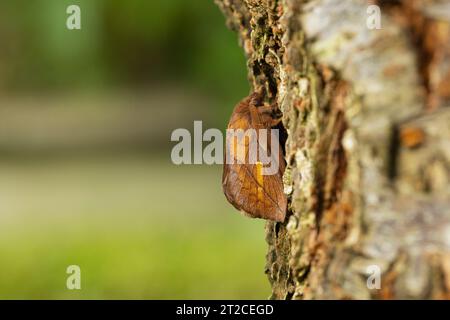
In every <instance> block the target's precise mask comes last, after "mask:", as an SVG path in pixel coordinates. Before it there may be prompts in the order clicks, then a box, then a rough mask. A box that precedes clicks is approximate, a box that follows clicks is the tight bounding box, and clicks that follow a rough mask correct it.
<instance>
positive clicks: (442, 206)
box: [216, 0, 450, 299]
mask: <svg viewBox="0 0 450 320" xmlns="http://www.w3.org/2000/svg"><path fill="white" fill-rule="evenodd" d="M216 2H217V4H218V5H219V6H220V8H221V9H222V11H223V12H224V14H225V16H226V18H227V23H228V25H229V27H231V28H232V29H233V30H235V31H237V33H238V35H239V39H240V43H241V46H242V47H243V49H244V51H245V54H246V56H247V58H248V70H249V79H250V81H251V83H252V86H253V88H254V89H257V88H260V87H264V88H265V89H266V95H267V99H268V100H270V101H276V102H277V103H278V105H279V107H280V109H281V110H282V111H283V124H284V127H285V128H286V131H287V134H288V139H287V142H286V150H285V151H286V153H285V157H286V161H287V169H286V172H285V174H284V179H283V180H284V185H285V193H286V194H288V197H289V212H288V215H287V218H286V221H285V222H284V223H274V222H268V223H267V226H266V233H267V242H268V245H269V251H268V254H267V266H266V273H267V274H268V277H269V280H270V282H271V284H272V298H274V299H345V298H350V299H402V298H426V299H442V298H444V299H445V298H447V299H448V298H450V183H449V182H450V108H448V107H449V106H450V26H449V25H450V1H449V0H445V1H439V0H417V1H411V0H404V1H401V0H397V1H394V0H392V1H386V0H385V1H382V0H379V1H369V2H367V3H366V2H365V1H362V0H309V1H306V0H216ZM372 4H376V5H378V6H379V8H381V29H372V28H371V27H370V28H369V26H368V23H369V22H368V19H372V18H373V17H376V16H373V15H372V13H373V11H372V9H373V8H374V7H373V6H372V7H370V8H369V6H370V5H372ZM368 8H369V9H368ZM375 8H376V7H375ZM378 271H379V272H380V277H379V280H380V283H379V284H378V280H377V279H378Z"/></svg>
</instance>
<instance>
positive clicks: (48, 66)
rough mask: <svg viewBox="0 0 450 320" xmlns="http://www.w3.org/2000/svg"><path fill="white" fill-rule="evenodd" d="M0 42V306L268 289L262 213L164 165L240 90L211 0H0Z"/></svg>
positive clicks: (220, 120)
mask: <svg viewBox="0 0 450 320" xmlns="http://www.w3.org/2000/svg"><path fill="white" fill-rule="evenodd" d="M72 4H77V5H79V6H80V8H81V22H82V29H81V30H68V29H67V28H66V19H67V17H68V15H67V14H66V8H67V7H68V6H69V5H72ZM0 39H1V43H2V45H1V46H0V298H1V299H12V298H23V299H40V298H47V299H54V298H55V299H66V298H67V299H72V298H75V299H78V298H87V299H90V298H97V299H107V298H112V299H147V298H148V299H151V298H159V299H169V298H185V299H212V298H223V299H229V298H247V299H253V298H261V299H264V298H267V297H268V295H269V293H270V289H269V284H268V281H267V279H266V276H265V275H264V264H265V252H266V244H265V241H264V222H263V221H260V220H251V219H248V218H244V217H242V216H241V215H240V214H238V213H237V212H236V210H235V209H234V208H233V207H232V206H231V205H229V204H228V203H227V202H226V200H225V197H224V196H223V194H222V191H221V167H220V166H207V165H197V166H187V165H184V166H175V165H173V164H172V162H171V160H170V150H171V148H172V146H173V145H174V143H172V142H171V141H170V134H171V132H172V131H173V130H174V129H176V128H187V129H189V130H190V131H192V127H193V121H194V120H202V121H203V127H204V129H206V128H209V127H218V128H221V129H224V127H225V125H226V122H227V120H228V117H229V115H230V113H231V111H232V108H233V106H234V104H235V103H236V102H237V101H238V100H240V99H241V98H242V97H243V96H245V95H247V93H248V90H249V88H248V84H247V79H246V67H245V58H244V56H243V53H242V50H241V49H240V48H239V47H238V44H237V39H236V35H235V34H234V33H233V32H231V31H229V30H228V29H227V28H226V27H225V21H224V18H223V16H222V14H221V12H220V11H219V9H218V8H217V7H216V5H215V4H214V3H213V1H211V0H208V1H207V0H193V1H186V0H164V1H163V0H159V1H148V0H128V1H121V0H85V1H76V0H67V1H66V0H36V1H28V0H15V1H1V3H0ZM72 264H75V265H79V266H80V267H81V276H82V278H81V286H82V289H81V290H68V289H67V288H66V279H67V277H68V275H67V274H66V268H67V267H68V266H69V265H72Z"/></svg>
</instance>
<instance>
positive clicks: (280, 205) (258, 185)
mask: <svg viewBox="0 0 450 320" xmlns="http://www.w3.org/2000/svg"><path fill="white" fill-rule="evenodd" d="M280 120H281V117H280V111H279V110H278V108H277V107H276V105H272V106H266V105H264V104H263V102H262V94H261V93H253V94H251V95H250V96H249V97H247V98H245V99H243V100H242V101H241V102H239V103H238V104H237V105H236V107H235V108H234V111H233V114H232V115H231V118H230V122H229V123H228V127H227V133H228V132H229V129H233V130H237V129H242V130H244V131H246V130H247V129H255V130H256V132H261V131H258V130H259V129H267V139H264V140H266V141H265V142H264V143H261V141H260V140H261V135H255V136H252V135H249V136H246V137H245V138H244V139H241V140H239V139H238V138H237V137H235V136H229V134H227V138H226V144H225V151H226V152H225V161H224V165H223V176H222V187H223V191H224V193H225V196H226V198H227V199H228V201H229V202H230V203H231V204H232V205H233V206H234V207H235V208H236V209H238V210H240V211H241V212H242V213H243V214H244V215H246V216H250V217H252V218H262V219H267V220H273V221H279V222H282V221H284V218H285V216H286V206H287V199H286V195H285V194H284V192H283V182H282V176H283V172H284V169H285V161H284V157H283V152H282V148H281V147H280V146H279V140H278V139H277V140H276V141H271V136H270V129H271V128H273V127H275V126H277V125H278V124H279V123H280ZM263 132H264V131H263ZM252 139H256V140H257V141H254V140H252ZM252 142H253V143H257V145H258V146H260V148H263V149H264V150H265V151H266V152H267V153H268V154H269V155H270V154H271V149H276V148H272V146H271V143H272V144H273V143H277V144H278V145H277V147H278V154H277V155H275V154H274V155H272V161H276V162H277V168H278V170H276V172H275V173H273V174H270V175H268V174H264V175H263V174H262V169H263V167H266V166H267V163H266V164H262V163H261V162H259V161H256V162H254V163H251V161H249V152H252V151H253V149H252V148H251V147H250V146H251V145H252ZM239 147H241V148H242V149H243V150H244V151H243V153H240V154H239V153H238V152H237V149H238V148H239ZM227 154H228V156H229V157H230V158H231V159H232V160H234V163H229V162H230V161H227V159H226V158H227ZM242 154H245V158H244V159H242V157H241V156H240V155H242ZM238 159H239V160H241V162H238V161H237V160H238Z"/></svg>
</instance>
